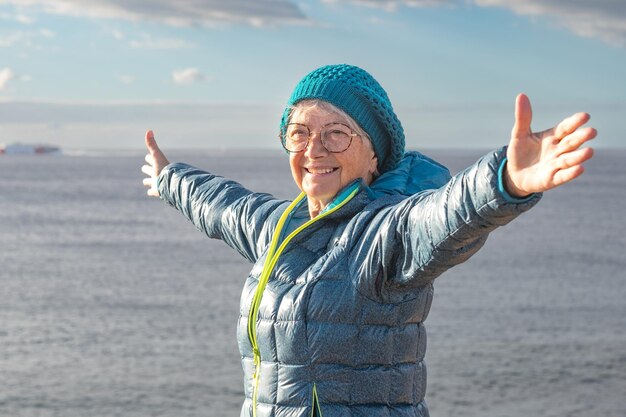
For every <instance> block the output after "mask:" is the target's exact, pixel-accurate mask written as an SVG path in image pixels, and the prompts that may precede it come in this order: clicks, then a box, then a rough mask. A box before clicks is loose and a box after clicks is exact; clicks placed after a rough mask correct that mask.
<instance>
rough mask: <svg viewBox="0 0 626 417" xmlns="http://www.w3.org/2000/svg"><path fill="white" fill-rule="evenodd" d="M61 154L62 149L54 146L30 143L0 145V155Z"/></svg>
mask: <svg viewBox="0 0 626 417" xmlns="http://www.w3.org/2000/svg"><path fill="white" fill-rule="evenodd" d="M60 152H61V148H59V147H58V146H54V145H44V144H28V143H10V144H8V145H3V144H0V155H18V154H21V155H24V154H26V155H40V154H53V153H60Z"/></svg>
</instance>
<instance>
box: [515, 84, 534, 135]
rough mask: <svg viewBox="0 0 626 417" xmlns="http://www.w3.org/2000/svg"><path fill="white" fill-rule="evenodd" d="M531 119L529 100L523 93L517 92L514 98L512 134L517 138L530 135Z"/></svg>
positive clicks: (531, 111)
mask: <svg viewBox="0 0 626 417" xmlns="http://www.w3.org/2000/svg"><path fill="white" fill-rule="evenodd" d="M532 119H533V110H532V107H531V106H530V100H529V99H528V97H527V96H526V95H525V94H518V95H517V98H516V99H515V124H514V125H513V132H512V136H513V137H514V138H515V137H517V138H519V137H524V136H528V135H530V134H531V130H530V123H531V122H532Z"/></svg>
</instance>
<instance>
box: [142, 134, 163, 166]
mask: <svg viewBox="0 0 626 417" xmlns="http://www.w3.org/2000/svg"><path fill="white" fill-rule="evenodd" d="M146 147H147V148H148V152H150V154H151V155H152V156H153V158H154V159H158V158H160V157H163V158H164V157H165V156H164V155H163V152H161V149H160V148H159V145H157V143H156V139H154V132H153V131H152V130H148V131H147V132H146Z"/></svg>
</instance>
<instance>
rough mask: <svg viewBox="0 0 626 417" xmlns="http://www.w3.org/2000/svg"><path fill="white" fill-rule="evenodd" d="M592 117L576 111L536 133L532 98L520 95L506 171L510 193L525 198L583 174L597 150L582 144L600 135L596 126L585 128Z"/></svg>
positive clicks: (505, 181)
mask: <svg viewBox="0 0 626 417" xmlns="http://www.w3.org/2000/svg"><path fill="white" fill-rule="evenodd" d="M588 120H589V115H588V114H587V113H576V114H574V115H572V116H570V117H568V118H566V119H564V120H563V121H561V122H560V123H559V124H557V125H556V126H555V127H553V128H552V129H548V130H545V131H543V132H538V133H533V132H532V131H531V130H530V123H531V121H532V109H531V107H530V101H529V99H528V97H527V96H526V95H524V94H520V95H518V96H517V100H516V102H515V125H514V126H513V131H512V132H511V142H509V147H508V150H507V159H508V161H507V165H506V169H505V172H504V186H505V187H506V190H507V192H508V193H509V194H511V195H512V196H513V197H524V196H527V195H529V194H532V193H538V192H543V191H547V190H549V189H551V188H555V187H558V186H559V185H562V184H565V183H566V182H568V181H571V180H573V179H574V178H576V177H578V176H579V175H580V174H582V173H583V171H584V168H583V166H582V163H583V162H585V161H587V160H588V159H590V158H591V157H592V156H593V149H591V148H581V146H582V145H583V144H584V143H585V142H587V141H589V140H591V139H593V138H595V137H596V134H597V132H596V130H595V129H594V128H591V127H582V126H583V125H584V124H585V123H587V121H588Z"/></svg>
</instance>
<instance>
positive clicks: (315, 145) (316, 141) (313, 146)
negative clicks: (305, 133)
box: [306, 131, 328, 158]
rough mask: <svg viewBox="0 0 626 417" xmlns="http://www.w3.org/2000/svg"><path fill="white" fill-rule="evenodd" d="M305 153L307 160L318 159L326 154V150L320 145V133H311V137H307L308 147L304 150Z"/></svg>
mask: <svg viewBox="0 0 626 417" xmlns="http://www.w3.org/2000/svg"><path fill="white" fill-rule="evenodd" d="M306 153H307V156H308V157H309V158H319V157H322V156H326V155H327V154H328V150H326V148H325V147H324V145H323V144H322V133H321V132H319V131H317V132H311V136H310V137H309V146H307V148H306Z"/></svg>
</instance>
